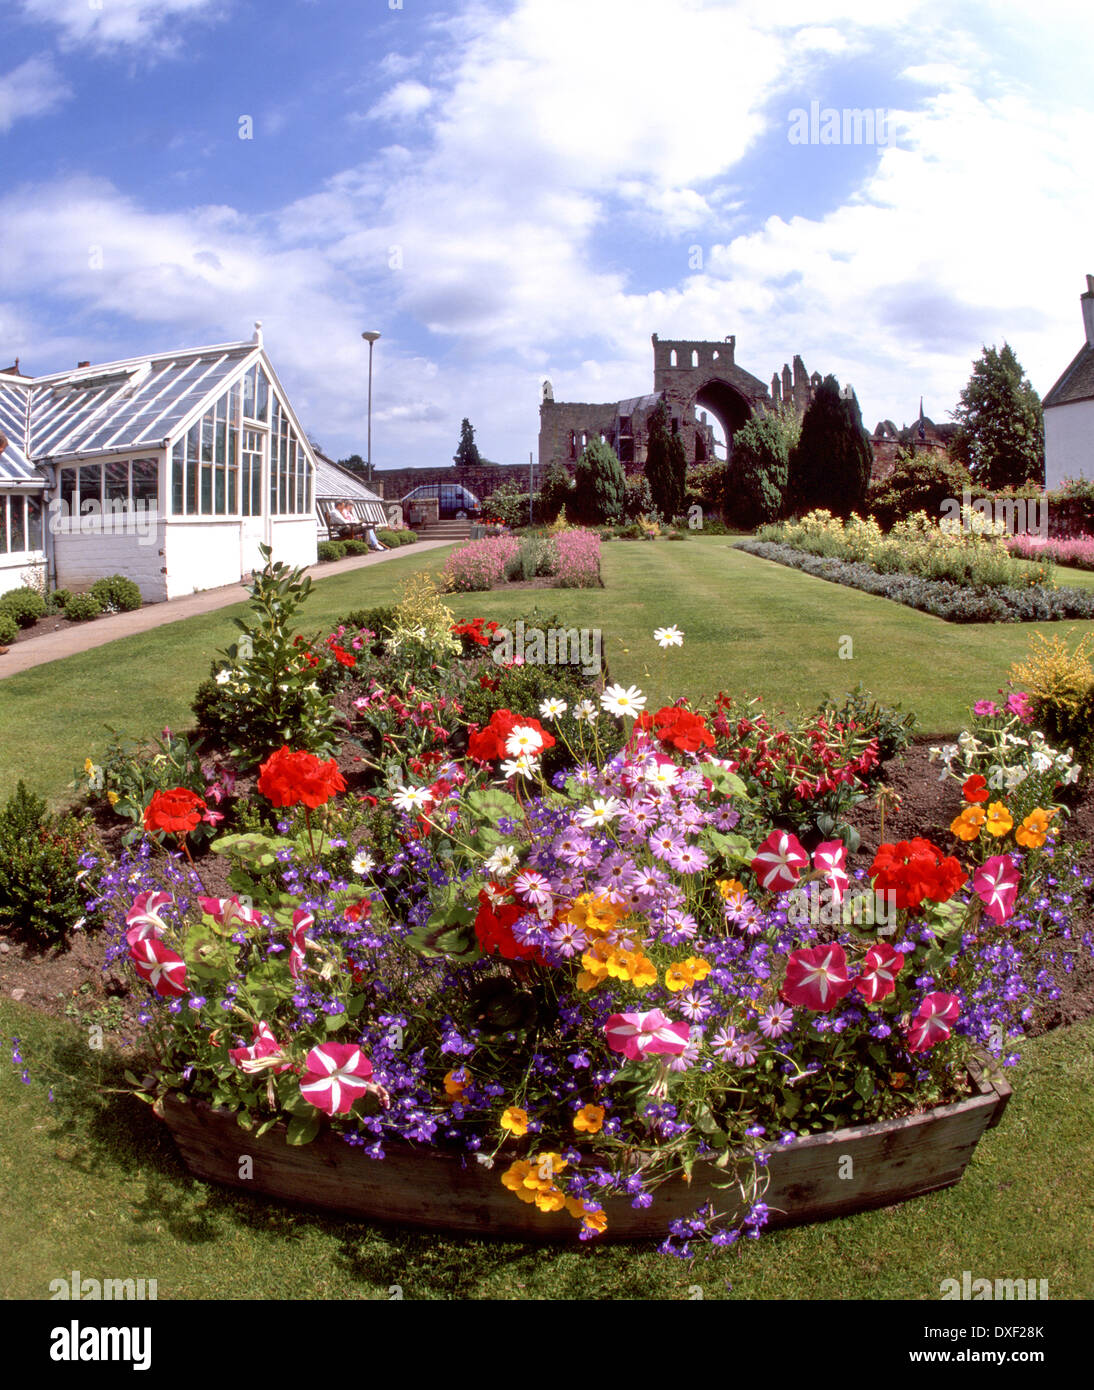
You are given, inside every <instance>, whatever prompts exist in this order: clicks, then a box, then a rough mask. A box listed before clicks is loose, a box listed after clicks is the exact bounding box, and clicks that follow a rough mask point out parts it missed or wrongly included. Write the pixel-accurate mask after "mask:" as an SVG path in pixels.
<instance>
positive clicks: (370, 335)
mask: <svg viewBox="0 0 1094 1390" xmlns="http://www.w3.org/2000/svg"><path fill="white" fill-rule="evenodd" d="M379 336H380V335H379V333H375V332H372V331H371V330H370V331H369V332H367V333H362V334H361V337H362V338H364V340H365V342H366V343H368V345H369V347H371V346H372V344H373V343H374V342H375V341H376V339H377V338H378V337H379Z"/></svg>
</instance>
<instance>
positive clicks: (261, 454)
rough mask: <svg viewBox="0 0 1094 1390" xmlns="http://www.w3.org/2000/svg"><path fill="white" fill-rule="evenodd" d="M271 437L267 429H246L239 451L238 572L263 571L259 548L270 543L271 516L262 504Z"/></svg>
mask: <svg viewBox="0 0 1094 1390" xmlns="http://www.w3.org/2000/svg"><path fill="white" fill-rule="evenodd" d="M268 438H269V436H268V435H267V433H266V431H265V430H258V429H251V428H249V427H246V428H244V430H243V440H242V445H243V447H242V450H241V451H240V479H239V484H240V488H239V490H240V497H239V509H240V514H241V515H240V522H239V572H240V574H249V573H250V572H251V571H252V570H256V569H261V568H262V556H261V555H260V554H259V553H258V547H259V546H260V545H261V544H262V543H263V542H265V543H266V544H267V545H269V543H270V532H271V526H270V517H269V514H268V512H267V509H266V508H265V507H263V505H262V504H263V501H264V500H265V498H266V495H267V490H266V489H267V483H266V472H265V464H266V445H267V441H268Z"/></svg>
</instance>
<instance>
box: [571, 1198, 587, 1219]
mask: <svg viewBox="0 0 1094 1390" xmlns="http://www.w3.org/2000/svg"><path fill="white" fill-rule="evenodd" d="M566 1210H567V1211H568V1212H569V1213H570V1215H571V1216H572V1217H573V1218H574V1219H575V1220H577V1221H581V1220H582V1219H583V1218H584V1216H585V1203H584V1202H583V1201H582V1200H581V1198H580V1197H567V1198H566Z"/></svg>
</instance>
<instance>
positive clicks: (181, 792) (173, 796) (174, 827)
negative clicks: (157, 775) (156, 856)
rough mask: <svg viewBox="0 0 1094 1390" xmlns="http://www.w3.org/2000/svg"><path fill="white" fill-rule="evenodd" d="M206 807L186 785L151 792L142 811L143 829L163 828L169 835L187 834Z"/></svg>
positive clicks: (197, 821)
mask: <svg viewBox="0 0 1094 1390" xmlns="http://www.w3.org/2000/svg"><path fill="white" fill-rule="evenodd" d="M207 809H208V808H207V807H206V805H205V802H204V801H202V799H201V797H200V796H198V795H197V793H196V792H192V791H190V790H189V788H187V787H172V788H171V790H170V791H167V792H153V794H152V800H151V801H150V802H149V803H148V805H147V807H146V808H145V812H144V828H145V830H165V831H167V832H168V833H169V834H171V835H188V834H189V833H190V831H191V830H193V829H194V827H195V826H196V825H197V824H198V823H199V821H200V820H201V816H202V812H203V811H205V810H207Z"/></svg>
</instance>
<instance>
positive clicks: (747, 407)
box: [690, 377, 752, 458]
mask: <svg viewBox="0 0 1094 1390" xmlns="http://www.w3.org/2000/svg"><path fill="white" fill-rule="evenodd" d="M690 404H691V408H692V410H700V409H701V410H705V411H707V412H709V413H710V414H711V415H713V416H714V418H715V419H716V420H717V421H718V423H719V424H720V425H721V427H722V433H723V434H724V435H725V440H726V453H727V456H728V457H730V458H732V456H733V436H734V435H735V434H736V433H737V431H738V430H739V429H740V428H741V426H742V425H744V424H746V423H747V422H748V420H749V419H750V418H751V416H752V402H750V401H749V399H748V398H747V397H746V396H745V395H744V394H743V393H742V392H741V391H739V390H738V389H737V388H736V387H734V386H731V385H730V384H729V383H728V382H727V381H723V380H721V379H720V378H719V377H712V378H711V379H710V380H709V381H706V382H704V383H703V385H702V386H700V387H699V389H698V390H697V391H696V392H695V394H694V396H692V398H691V402H690Z"/></svg>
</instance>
